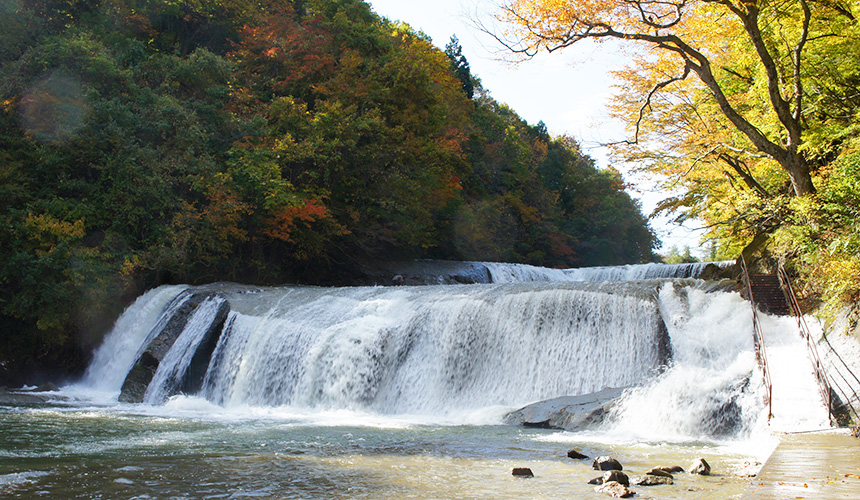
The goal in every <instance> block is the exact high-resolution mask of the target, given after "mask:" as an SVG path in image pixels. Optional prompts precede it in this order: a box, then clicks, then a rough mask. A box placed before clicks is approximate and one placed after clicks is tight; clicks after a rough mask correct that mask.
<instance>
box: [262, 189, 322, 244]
mask: <svg viewBox="0 0 860 500" xmlns="http://www.w3.org/2000/svg"><path fill="white" fill-rule="evenodd" d="M326 217H328V209H326V207H325V206H323V205H320V204H318V203H317V202H316V200H310V201H308V202H307V203H305V204H304V205H293V206H289V207H286V208H283V209H281V210H276V211H274V212H273V213H272V216H271V217H268V218H267V219H265V220H264V221H263V226H264V228H263V231H262V232H263V234H264V235H266V236H268V237H270V238H274V239H277V240H283V241H288V242H290V243H292V242H293V240H292V238H291V236H292V233H293V231H294V230H295V229H296V226H297V223H298V222H302V223H303V224H304V226H305V227H310V223H311V222H314V221H317V220H320V219H324V218H326Z"/></svg>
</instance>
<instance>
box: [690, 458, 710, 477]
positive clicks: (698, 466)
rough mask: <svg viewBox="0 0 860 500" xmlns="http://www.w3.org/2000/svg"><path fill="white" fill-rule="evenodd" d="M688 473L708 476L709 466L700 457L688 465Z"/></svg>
mask: <svg viewBox="0 0 860 500" xmlns="http://www.w3.org/2000/svg"><path fill="white" fill-rule="evenodd" d="M690 474H698V475H700V476H709V475H711V466H710V465H709V464H708V462H707V461H705V459H704V458H700V459H698V460H696V461H695V462H693V464H692V465H691V466H690Z"/></svg>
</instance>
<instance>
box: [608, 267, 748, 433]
mask: <svg viewBox="0 0 860 500" xmlns="http://www.w3.org/2000/svg"><path fill="white" fill-rule="evenodd" d="M659 298H660V308H661V312H662V314H663V317H664V318H665V319H666V326H667V329H668V331H669V336H670V338H671V341H672V350H673V355H674V356H673V360H672V367H671V368H670V369H669V370H666V371H665V372H664V373H662V374H660V375H659V376H658V377H655V378H654V379H653V380H651V381H650V382H649V383H648V384H643V385H641V386H639V387H636V388H633V389H632V390H630V391H628V393H627V394H626V395H625V397H624V398H622V399H621V402H620V404H619V405H618V406H617V407H616V408H615V409H614V411H613V414H612V418H611V422H610V425H609V426H608V427H610V428H611V429H612V432H613V433H615V434H616V435H630V436H649V438H650V439H654V440H664V441H673V440H684V439H689V437H690V436H694V437H704V436H708V437H728V436H738V435H740V434H745V433H749V432H751V431H752V430H753V429H754V428H755V426H756V425H757V424H758V423H759V422H758V421H759V419H760V417H762V416H763V413H762V408H763V406H762V405H763V399H762V397H761V393H760V391H759V389H760V386H761V380H760V378H759V377H757V376H756V375H757V374H758V371H757V369H756V364H755V363H756V362H755V354H754V351H753V339H752V334H751V333H750V332H752V314H751V312H750V307H749V303H748V302H746V301H744V300H743V299H742V298H741V297H740V295H739V294H737V293H726V292H717V293H708V292H706V291H705V290H703V289H701V288H696V287H681V286H677V285H676V284H673V283H667V284H664V285H663V286H662V287H661V289H660V293H659Z"/></svg>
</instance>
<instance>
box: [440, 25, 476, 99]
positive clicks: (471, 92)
mask: <svg viewBox="0 0 860 500" xmlns="http://www.w3.org/2000/svg"><path fill="white" fill-rule="evenodd" d="M445 55H446V56H448V61H449V64H450V66H451V71H452V72H453V73H454V75H455V76H456V77H457V79H458V80H460V82H461V83H462V84H463V92H464V93H465V94H466V97H468V98H469V99H472V98H473V97H474V96H475V82H474V81H473V80H474V79H473V78H472V70H471V69H470V68H469V61H468V60H466V56H464V55H463V47H462V46H461V45H460V40H458V39H457V36H456V35H453V36H451V41H449V42H448V44H447V45H445Z"/></svg>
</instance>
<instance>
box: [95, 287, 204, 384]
mask: <svg viewBox="0 0 860 500" xmlns="http://www.w3.org/2000/svg"><path fill="white" fill-rule="evenodd" d="M186 288H187V287H185V286H162V287H159V288H156V289H153V290H150V291H148V292H146V293H145V294H143V295H141V296H140V297H138V299H137V300H136V301H134V303H133V304H132V305H130V306H128V308H126V310H125V311H124V312H123V313H122V315H121V316H120V317H119V319H118V320H117V322H116V323H115V324H114V326H113V328H112V329H111V331H110V332H109V333H108V334H107V336H105V340H104V342H102V345H101V346H100V347H99V348H98V349H97V350H96V351H95V353H94V354H93V361H92V362H91V363H90V366H89V367H88V368H87V371H86V373H85V374H84V377H83V380H82V383H81V385H82V386H85V387H90V388H92V389H95V390H99V391H104V392H119V390H120V387H122V382H123V380H125V376H126V374H127V373H128V372H129V370H131V367H132V366H133V365H134V362H135V360H136V359H137V358H138V356H140V353H141V352H142V350H143V348H144V347H145V346H146V345H148V344H149V342H150V341H151V340H152V338H153V337H154V335H156V334H157V333H158V331H160V329H161V326H163V322H165V321H167V319H168V318H170V317H171V316H172V314H173V312H174V311H175V310H176V308H178V306H179V304H180V303H181V301H177V300H176V299H177V296H178V295H179V294H180V292H182V291H183V290H185V289H186ZM168 305H170V307H168ZM166 307H167V310H165V308H166ZM159 325H161V326H159Z"/></svg>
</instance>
